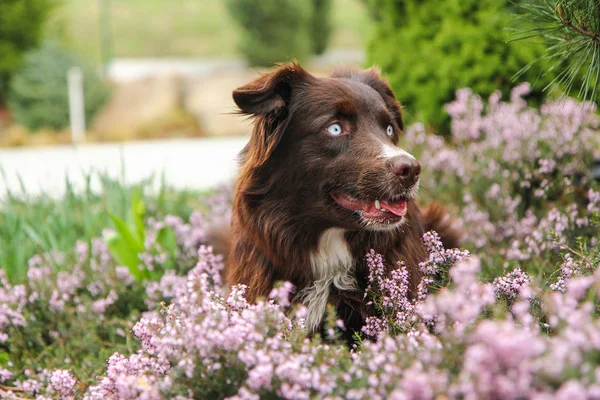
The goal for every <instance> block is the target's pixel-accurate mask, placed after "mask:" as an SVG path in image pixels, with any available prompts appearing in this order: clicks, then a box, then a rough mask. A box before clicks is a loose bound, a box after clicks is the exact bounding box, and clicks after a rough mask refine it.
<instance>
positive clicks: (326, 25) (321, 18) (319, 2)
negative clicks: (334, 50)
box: [310, 0, 333, 54]
mask: <svg viewBox="0 0 600 400" xmlns="http://www.w3.org/2000/svg"><path fill="white" fill-rule="evenodd" d="M312 3H313V9H312V17H311V19H310V35H311V39H312V50H313V52H314V53H315V54H323V52H325V49H326V48H327V44H328V43H329V38H330V37H331V32H332V30H333V26H332V23H331V6H332V4H331V0H312Z"/></svg>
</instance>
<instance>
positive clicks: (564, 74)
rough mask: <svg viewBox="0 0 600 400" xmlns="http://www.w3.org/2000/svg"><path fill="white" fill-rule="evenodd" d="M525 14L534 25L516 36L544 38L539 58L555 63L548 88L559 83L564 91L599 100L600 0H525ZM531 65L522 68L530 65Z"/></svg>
mask: <svg viewBox="0 0 600 400" xmlns="http://www.w3.org/2000/svg"><path fill="white" fill-rule="evenodd" d="M518 6H519V7H520V8H521V10H523V11H524V13H523V14H522V15H521V18H524V19H526V20H527V22H528V23H529V24H531V23H533V24H534V28H532V29H528V30H521V31H520V32H518V34H517V35H516V38H515V40H531V39H533V38H541V39H542V40H543V41H544V42H545V43H546V54H545V55H544V56H543V57H541V58H540V59H539V60H537V61H536V62H539V61H542V60H543V61H547V62H548V63H549V64H550V65H551V67H549V68H548V71H547V73H550V74H553V75H554V79H553V80H552V83H551V84H550V85H548V86H547V87H546V88H545V90H547V89H549V88H550V87H558V88H559V89H560V90H561V91H562V92H563V93H564V94H573V90H574V87H577V86H579V92H578V96H579V97H580V98H582V99H583V100H592V101H598V98H597V88H598V85H599V84H600V4H599V3H598V1H597V0H544V1H543V2H542V3H535V2H531V0H529V1H527V0H521V4H518ZM530 67H531V65H528V66H526V67H524V68H523V70H522V71H526V70H527V69H528V68H530Z"/></svg>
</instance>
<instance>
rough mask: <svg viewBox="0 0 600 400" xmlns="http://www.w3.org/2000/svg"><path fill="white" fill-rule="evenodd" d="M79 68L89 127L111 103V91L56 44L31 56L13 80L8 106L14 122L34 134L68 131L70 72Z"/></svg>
mask: <svg viewBox="0 0 600 400" xmlns="http://www.w3.org/2000/svg"><path fill="white" fill-rule="evenodd" d="M75 65H79V66H81V68H82V70H83V79H84V83H83V86H84V101H85V117H86V121H87V123H89V122H90V121H91V119H92V117H93V116H94V114H95V113H96V112H97V111H98V110H99V109H100V107H101V106H102V105H103V104H104V103H105V102H106V100H107V99H108V96H109V88H108V86H107V85H106V84H105V83H104V82H103V81H102V80H101V79H100V77H99V76H98V74H97V73H96V71H95V70H94V69H93V68H91V67H89V66H87V65H85V64H82V63H81V62H79V60H77V58H75V57H74V56H73V55H71V54H69V53H67V52H66V51H65V50H64V49H62V48H61V47H60V46H58V45H56V44H53V43H47V44H45V45H44V46H43V47H42V48H40V49H38V50H34V51H32V52H31V53H28V54H27V55H26V56H25V59H24V62H23V67H22V68H21V69H20V70H19V72H18V73H17V74H15V76H14V77H13V79H12V82H11V86H10V93H9V97H8V105H9V107H10V110H11V112H12V115H13V117H14V119H15V120H16V121H17V122H19V123H21V124H23V125H25V126H27V127H28V128H29V129H31V130H37V129H40V128H52V129H63V128H65V127H66V126H67V125H68V124H69V96H68V90H67V72H68V70H69V68H70V67H72V66H75Z"/></svg>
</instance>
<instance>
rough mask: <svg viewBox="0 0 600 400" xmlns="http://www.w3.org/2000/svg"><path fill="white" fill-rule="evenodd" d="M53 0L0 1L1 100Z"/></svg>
mask: <svg viewBox="0 0 600 400" xmlns="http://www.w3.org/2000/svg"><path fill="white" fill-rule="evenodd" d="M54 3H55V2H54V0H2V1H1V2H0V102H2V101H3V100H5V99H6V96H7V93H8V87H9V82H10V79H11V77H12V76H13V74H14V73H15V72H16V71H17V70H18V69H19V67H20V66H21V61H22V57H23V53H25V52H26V51H28V50H30V49H32V48H35V47H36V46H37V45H38V43H39V41H40V39H41V34H42V28H43V26H44V23H45V22H46V20H47V19H48V16H49V15H50V11H51V10H52V8H53V5H54Z"/></svg>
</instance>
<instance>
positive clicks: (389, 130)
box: [387, 125, 394, 136]
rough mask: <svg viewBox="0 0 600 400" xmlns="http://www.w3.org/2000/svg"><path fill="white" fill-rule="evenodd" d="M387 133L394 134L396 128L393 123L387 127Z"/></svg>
mask: <svg viewBox="0 0 600 400" xmlns="http://www.w3.org/2000/svg"><path fill="white" fill-rule="evenodd" d="M387 134H388V136H393V135H394V128H393V127H392V126H391V125H388V127H387Z"/></svg>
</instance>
